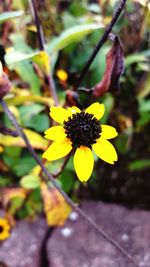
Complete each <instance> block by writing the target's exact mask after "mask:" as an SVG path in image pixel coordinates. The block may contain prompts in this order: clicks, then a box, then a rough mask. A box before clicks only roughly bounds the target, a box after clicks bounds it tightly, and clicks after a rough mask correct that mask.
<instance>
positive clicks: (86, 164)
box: [73, 146, 94, 182]
mask: <svg viewBox="0 0 150 267" xmlns="http://www.w3.org/2000/svg"><path fill="white" fill-rule="evenodd" d="M73 161H74V167H75V171H76V173H77V176H78V178H79V180H80V181H81V182H86V181H87V180H88V179H89V178H90V176H91V174H92V171H93V167H94V157H93V154H92V151H91V149H90V148H88V147H85V146H80V147H79V148H77V150H76V152H75V155H74V159H73Z"/></svg>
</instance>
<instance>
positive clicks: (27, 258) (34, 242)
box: [0, 220, 47, 267]
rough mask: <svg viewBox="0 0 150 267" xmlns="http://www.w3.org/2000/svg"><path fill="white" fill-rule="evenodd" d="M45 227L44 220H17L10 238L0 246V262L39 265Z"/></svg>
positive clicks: (9, 265) (20, 266) (14, 266)
mask: <svg viewBox="0 0 150 267" xmlns="http://www.w3.org/2000/svg"><path fill="white" fill-rule="evenodd" d="M46 228H47V227H46V223H45V221H44V220H38V221H36V222H34V223H29V222H26V221H21V222H19V223H18V224H17V227H16V228H15V229H14V230H13V231H12V233H11V236H10V238H9V239H7V240H5V241H4V242H3V243H2V244H1V246H0V262H2V263H5V264H6V266H7V267H29V266H32V267H37V266H39V262H40V253H39V252H40V249H41V243H42V240H43V237H44V234H45V229H46ZM2 266H3V265H2ZM0 267H1V265H0ZM43 267H44V266H43Z"/></svg>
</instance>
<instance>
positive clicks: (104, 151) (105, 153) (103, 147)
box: [92, 138, 118, 164]
mask: <svg viewBox="0 0 150 267" xmlns="http://www.w3.org/2000/svg"><path fill="white" fill-rule="evenodd" d="M92 148H93V150H94V152H95V154H96V155H97V156H98V157H99V158H100V159H102V160H104V161H106V162H108V163H110V164H114V161H117V160H118V156H117V153H116V150H115V148H114V147H113V145H112V144H111V143H110V142H109V141H107V140H105V139H103V138H99V139H98V140H97V143H96V144H93V146H92Z"/></svg>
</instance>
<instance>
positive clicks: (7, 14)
mask: <svg viewBox="0 0 150 267" xmlns="http://www.w3.org/2000/svg"><path fill="white" fill-rule="evenodd" d="M23 14H24V12H23V10H18V11H11V12H3V13H2V14H0V23H3V22H5V21H7V20H10V19H15V18H18V17H20V16H22V15H23Z"/></svg>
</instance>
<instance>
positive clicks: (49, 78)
mask: <svg viewBox="0 0 150 267" xmlns="http://www.w3.org/2000/svg"><path fill="white" fill-rule="evenodd" d="M29 4H30V7H31V13H32V16H33V19H34V22H35V25H36V28H37V35H38V40H39V48H40V50H41V51H45V40H44V34H43V29H42V26H41V23H40V19H39V15H38V10H37V6H36V2H35V0H29ZM46 78H47V82H48V86H49V88H50V92H51V94H52V97H53V99H54V102H55V105H56V106H58V104H59V102H58V97H57V93H56V88H55V84H54V80H53V78H52V76H51V73H49V75H47V77H46Z"/></svg>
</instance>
